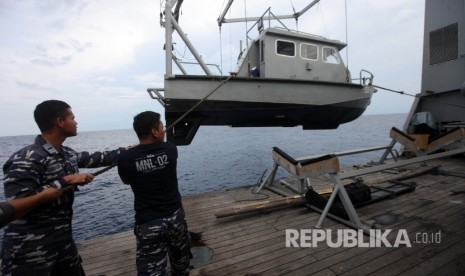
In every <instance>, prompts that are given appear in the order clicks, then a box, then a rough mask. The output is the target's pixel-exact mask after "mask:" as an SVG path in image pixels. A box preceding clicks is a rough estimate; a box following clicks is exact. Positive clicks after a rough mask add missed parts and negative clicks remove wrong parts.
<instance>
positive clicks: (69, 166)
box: [1, 100, 119, 276]
mask: <svg viewBox="0 0 465 276" xmlns="http://www.w3.org/2000/svg"><path fill="white" fill-rule="evenodd" d="M34 118H35V120H36V122H37V125H38V126H39V129H40V130H41V132H42V135H39V136H37V138H36V139H35V142H34V144H32V145H30V146H27V147H25V148H23V149H21V150H19V151H18V152H16V153H14V154H13V155H12V156H11V157H10V159H9V160H8V161H7V162H6V163H5V165H4V166H3V172H4V175H5V176H4V187H5V196H6V197H7V198H8V199H16V198H23V197H27V196H30V195H34V194H37V193H39V192H41V191H42V190H44V189H45V188H47V187H57V188H62V195H61V197H60V198H59V199H58V200H57V201H54V202H52V203H49V204H44V205H41V206H39V207H38V208H36V209H35V210H33V211H32V212H30V213H29V214H28V215H26V216H24V217H23V218H22V219H18V220H16V221H14V222H12V223H10V224H9V225H8V227H7V228H5V234H4V238H3V245H2V252H1V254H2V272H3V275H5V276H6V275H67V276H72V275H85V273H84V270H83V269H82V266H81V258H80V256H79V254H78V252H77V248H76V245H75V243H74V240H73V236H72V227H71V220H72V215H73V209H72V205H73V201H74V185H85V184H88V183H90V182H91V181H92V180H93V175H91V174H87V173H79V169H78V168H79V167H85V168H94V167H99V166H106V165H111V164H113V163H115V162H116V161H117V158H118V154H119V150H114V151H109V152H96V153H94V154H89V153H88V152H81V153H78V152H76V151H74V150H72V149H71V148H69V147H65V146H63V145H62V143H63V142H64V141H65V139H66V138H67V137H71V136H75V135H77V123H76V121H75V120H74V115H73V113H72V111H71V108H70V106H69V105H68V104H66V103H65V102H62V101H57V100H50V101H45V102H43V103H41V104H39V105H38V106H37V107H36V109H35V111H34Z"/></svg>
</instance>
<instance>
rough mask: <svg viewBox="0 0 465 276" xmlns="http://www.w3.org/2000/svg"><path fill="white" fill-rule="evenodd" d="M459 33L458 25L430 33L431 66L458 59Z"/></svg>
mask: <svg viewBox="0 0 465 276" xmlns="http://www.w3.org/2000/svg"><path fill="white" fill-rule="evenodd" d="M458 33H459V32H458V24H457V23H454V24H451V25H449V26H446V27H444V28H441V29H438V30H434V31H432V32H430V33H429V64H437V63H441V62H445V61H449V60H454V59H458V53H459V35H458Z"/></svg>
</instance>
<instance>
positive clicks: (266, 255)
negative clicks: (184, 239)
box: [77, 158, 465, 276]
mask: <svg viewBox="0 0 465 276" xmlns="http://www.w3.org/2000/svg"><path fill="white" fill-rule="evenodd" d="M428 165H429V166H431V165H441V169H442V170H444V171H450V172H460V173H462V172H463V171H464V168H465V159H463V158H462V159H455V158H454V159H452V158H449V159H444V160H440V161H429V162H428ZM410 168H411V169H412V167H410ZM393 176H395V172H393V171H389V172H385V173H376V174H372V175H367V176H364V177H363V179H364V180H365V181H370V180H371V181H373V180H375V181H373V182H376V179H380V178H383V179H384V178H390V177H393ZM404 182H415V183H416V184H417V188H416V190H415V191H414V192H411V193H407V194H404V195H400V196H398V197H396V198H393V199H388V200H384V201H381V202H378V203H374V204H371V205H367V206H364V207H361V208H358V209H357V212H358V214H359V216H360V218H361V219H362V220H369V219H371V218H373V217H374V216H377V215H382V214H387V213H389V214H391V215H393V216H394V217H396V218H397V220H396V221H394V222H393V223H391V224H389V225H385V226H384V228H385V229H392V232H393V233H395V234H391V235H389V236H388V238H387V239H388V240H389V241H390V242H391V244H393V243H394V240H395V239H396V237H397V233H398V230H399V229H405V231H407V233H408V236H409V240H410V241H411V242H412V246H411V247H406V246H400V247H387V246H381V247H376V248H362V247H352V248H347V247H337V248H329V247H328V246H327V244H326V242H321V243H319V244H318V246H317V247H312V248H293V247H289V248H286V247H285V230H286V229H296V230H300V229H312V228H313V226H314V225H315V224H316V223H317V220H318V218H319V213H316V212H313V211H310V210H309V209H307V208H306V207H304V206H294V207H283V208H279V209H273V210H268V211H262V212H259V213H253V214H245V215H237V216H234V217H228V218H222V219H216V218H215V216H214V213H215V212H217V211H218V210H222V209H223V208H227V207H229V206H233V205H238V204H246V203H251V202H254V200H259V199H261V198H264V197H269V198H279V196H277V195H275V194H273V193H271V192H269V191H264V192H263V193H261V194H257V195H255V194H251V193H250V188H238V189H233V190H229V191H217V192H211V193H206V194H201V195H196V196H188V197H185V198H184V199H183V203H184V208H185V210H186V215H187V220H188V225H189V230H190V231H193V232H201V233H202V235H203V239H202V240H203V242H204V243H205V244H206V245H207V246H208V247H210V248H211V249H213V252H214V255H213V258H212V259H211V260H210V262H208V263H207V264H205V265H203V266H199V267H196V268H193V269H192V270H191V275H214V276H216V275H250V276H251V275H369V274H375V273H376V275H464V274H465V194H464V193H458V194H455V195H454V194H453V192H457V191H465V179H464V178H463V177H458V176H450V175H432V174H425V175H421V176H417V177H415V178H411V179H408V180H404ZM311 183H312V184H315V185H316V186H317V187H318V188H320V187H321V188H322V189H323V188H325V187H326V188H328V187H330V183H329V182H328V181H327V179H326V178H318V179H312V182H311ZM323 226H324V227H325V229H333V230H334V231H332V233H333V238H334V237H336V229H349V228H348V227H347V226H345V225H343V224H341V223H338V222H335V221H333V220H331V219H326V220H325V221H324V223H323ZM425 233H426V234H425ZM438 233H440V234H438ZM418 237H419V238H420V239H419V240H418V241H420V242H417V239H418ZM426 237H428V239H429V240H432V241H436V242H432V243H422V242H421V241H422V239H423V238H426ZM438 237H440V240H437V238H438ZM434 239H436V240H434ZM77 243H78V247H79V251H80V254H81V256H82V258H83V264H84V269H85V271H86V273H87V275H136V274H137V273H136V268H135V247H136V246H135V239H134V235H133V233H132V231H128V232H123V233H118V234H115V235H111V236H105V237H99V238H95V239H91V240H86V241H79V242H77Z"/></svg>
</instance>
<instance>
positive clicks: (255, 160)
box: [0, 114, 407, 240]
mask: <svg viewBox="0 0 465 276" xmlns="http://www.w3.org/2000/svg"><path fill="white" fill-rule="evenodd" d="M406 116H407V114H387V115H364V116H362V117H360V118H359V119H357V120H355V121H353V122H350V123H348V124H344V125H341V126H340V127H339V128H338V129H335V130H302V128H301V127H292V128H281V127H278V128H230V127H226V126H206V127H200V129H199V131H198V133H197V135H196V136H195V138H194V140H193V142H192V144H191V145H189V146H183V147H178V152H179V158H178V179H179V188H180V192H181V194H182V195H183V196H186V195H194V194H200V193H205V192H209V191H215V190H224V189H228V188H234V187H239V186H244V185H255V184H257V182H258V181H259V179H260V178H261V176H262V175H263V173H264V172H265V170H269V169H271V166H272V164H273V161H272V159H271V150H272V148H273V147H275V146H277V147H279V148H281V149H282V150H284V151H285V152H287V153H288V154H289V155H291V156H293V157H303V156H311V155H318V154H328V153H333V152H338V151H344V150H349V149H355V148H361V147H370V146H382V145H387V144H388V143H389V142H390V141H391V139H390V138H389V130H390V129H391V127H393V126H395V127H397V128H402V126H403V123H404V121H405V118H406ZM34 138H35V136H34V135H29V136H9V137H0V164H1V165H2V166H3V164H4V163H5V161H6V160H7V159H8V158H9V157H10V156H11V155H12V154H13V153H14V152H15V151H17V150H18V149H20V148H22V147H24V146H26V145H29V144H31V143H32V142H33V140H34ZM137 142H138V140H137V137H136V135H135V133H134V131H133V130H131V129H128V130H110V131H94V132H80V133H79V134H78V136H76V137H72V138H69V139H67V140H66V141H65V145H67V146H69V147H72V148H73V149H75V150H76V151H90V152H93V151H102V150H112V149H115V148H117V147H120V146H128V145H133V144H136V143H137ZM381 154H382V151H377V152H370V153H363V154H358V155H353V156H348V157H341V158H340V162H341V166H351V165H354V164H363V163H366V162H369V161H371V160H378V159H379V158H380V156H381ZM96 170H97V169H82V170H81V172H90V173H92V172H94V171H96ZM286 176H288V174H286V172H285V171H284V170H282V171H279V172H278V176H277V177H286ZM0 177H1V179H2V185H0V200H1V201H3V200H4V199H5V198H4V192H3V171H2V172H0ZM133 199H134V198H133V195H132V191H131V189H130V187H129V186H127V185H124V184H122V182H121V181H120V179H119V177H118V173H117V170H116V168H113V169H111V170H109V171H107V172H105V173H103V174H101V175H99V176H97V177H95V179H94V181H93V182H92V183H91V184H89V185H87V186H84V187H80V191H78V192H76V199H75V202H74V218H73V233H74V237H75V239H76V240H85V239H89V238H92V237H96V236H102V235H108V234H113V233H118V232H121V231H125V230H130V229H132V227H133V224H134V210H133ZM2 237H3V231H0V239H2Z"/></svg>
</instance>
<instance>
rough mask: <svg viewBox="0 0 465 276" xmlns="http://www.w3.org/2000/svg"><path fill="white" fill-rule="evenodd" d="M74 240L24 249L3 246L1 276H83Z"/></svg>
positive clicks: (17, 246) (20, 246)
mask: <svg viewBox="0 0 465 276" xmlns="http://www.w3.org/2000/svg"><path fill="white" fill-rule="evenodd" d="M81 262H82V261H81V257H80V256H79V254H78V250H77V247H76V244H75V243H74V240H72V239H71V240H69V241H63V242H57V243H54V244H50V245H48V244H46V245H38V246H36V247H25V246H24V245H16V246H10V245H8V244H6V243H4V244H3V249H2V273H3V274H2V275H4V276H7V275H12V276H15V275H37V276H59V275H67V276H85V273H84V270H83V268H82V266H81Z"/></svg>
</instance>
